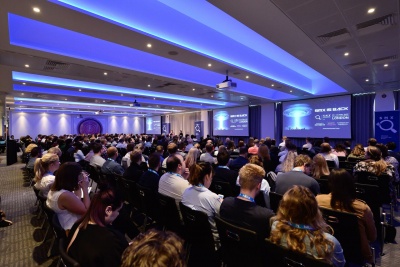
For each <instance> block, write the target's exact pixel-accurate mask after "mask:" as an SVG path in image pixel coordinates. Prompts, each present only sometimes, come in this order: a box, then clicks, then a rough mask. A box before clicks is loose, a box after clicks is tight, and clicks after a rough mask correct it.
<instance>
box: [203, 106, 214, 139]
mask: <svg viewBox="0 0 400 267" xmlns="http://www.w3.org/2000/svg"><path fill="white" fill-rule="evenodd" d="M207 116H208V133H204V135H206V136H207V134H209V135H210V136H212V135H213V129H214V128H213V127H214V125H213V111H212V110H209V111H208V112H207ZM206 136H203V137H206Z"/></svg>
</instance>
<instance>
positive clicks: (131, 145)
mask: <svg viewBox="0 0 400 267" xmlns="http://www.w3.org/2000/svg"><path fill="white" fill-rule="evenodd" d="M134 148H135V143H129V144H127V145H126V152H130V151H133V149H134Z"/></svg>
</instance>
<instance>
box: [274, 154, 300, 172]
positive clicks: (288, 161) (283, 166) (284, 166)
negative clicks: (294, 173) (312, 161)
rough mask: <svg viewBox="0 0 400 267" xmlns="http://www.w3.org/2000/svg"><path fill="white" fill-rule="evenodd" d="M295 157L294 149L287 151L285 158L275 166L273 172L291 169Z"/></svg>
mask: <svg viewBox="0 0 400 267" xmlns="http://www.w3.org/2000/svg"><path fill="white" fill-rule="evenodd" d="M295 159H296V154H295V153H294V151H289V152H288V153H287V154H286V157H285V160H284V161H283V162H282V163H280V164H279V165H278V166H276V169H275V172H276V173H278V174H279V173H284V172H289V171H291V170H293V167H294V160H295Z"/></svg>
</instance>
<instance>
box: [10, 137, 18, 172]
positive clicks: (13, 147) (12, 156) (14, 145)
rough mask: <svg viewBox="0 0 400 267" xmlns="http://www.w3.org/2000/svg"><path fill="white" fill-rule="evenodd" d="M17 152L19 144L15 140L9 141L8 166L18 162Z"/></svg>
mask: <svg viewBox="0 0 400 267" xmlns="http://www.w3.org/2000/svg"><path fill="white" fill-rule="evenodd" d="M17 151H18V145H17V142H16V141H15V140H7V166H9V165H12V164H14V163H15V162H17V161H18V157H17Z"/></svg>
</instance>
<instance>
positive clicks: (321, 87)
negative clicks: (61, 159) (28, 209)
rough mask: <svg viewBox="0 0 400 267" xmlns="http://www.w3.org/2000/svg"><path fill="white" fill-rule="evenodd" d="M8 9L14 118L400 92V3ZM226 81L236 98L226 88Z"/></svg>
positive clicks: (1, 68)
mask: <svg viewBox="0 0 400 267" xmlns="http://www.w3.org/2000/svg"><path fill="white" fill-rule="evenodd" d="M0 4H1V7H2V8H1V10H0V19H1V21H0V91H1V92H4V95H5V101H6V103H7V106H8V107H10V109H11V110H17V111H18V110H21V111H24V112H30V111H32V112H37V111H38V110H39V111H45V112H62V113H75V114H83V115H85V114H90V115H93V114H94V113H95V112H96V113H99V114H107V115H132V116H151V115H152V114H166V113H175V112H184V111H193V110H199V109H217V108H225V107H233V106H243V105H257V104H262V103H268V102H278V101H288V100H297V99H304V98H313V97H321V96H329V95H338V94H354V93H368V92H376V91H389V90H395V89H400V81H399V80H400V64H399V52H400V26H399V8H400V7H399V1H398V0H375V1H368V0H352V1H347V0H324V1H320V0H308V1H307V0H252V1H246V0H235V1H234V3H232V2H231V1H220V0H219V1H218V0H209V1H202V0H192V1H183V0H182V1H176V0H175V1H173V0H159V1H153V0H147V1H131V0H115V1H112V4H110V2H108V1H90V0H61V1H56V0H50V1H43V0H42V1H35V0H19V1H18V4H17V3H16V1H14V0H0ZM34 8H39V9H40V12H35V11H34ZM370 8H374V9H375V11H374V12H372V13H368V10H369V9H370ZM150 44H151V47H149V46H150ZM227 73H228V76H229V79H231V80H232V81H233V82H235V83H237V87H236V88H230V89H216V84H218V83H221V82H222V81H224V80H225V79H226V74H227ZM135 100H136V102H138V103H140V107H139V106H135V105H133V103H134V101H135Z"/></svg>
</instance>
